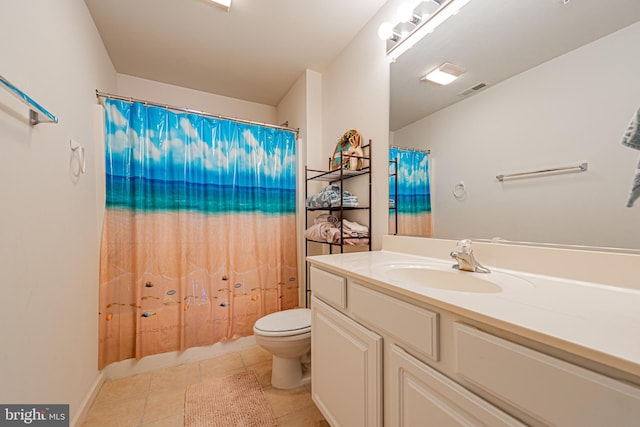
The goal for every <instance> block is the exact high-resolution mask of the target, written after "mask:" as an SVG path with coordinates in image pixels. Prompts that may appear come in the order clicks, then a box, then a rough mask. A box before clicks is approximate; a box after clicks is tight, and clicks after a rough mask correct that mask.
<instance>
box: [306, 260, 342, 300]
mask: <svg viewBox="0 0 640 427" xmlns="http://www.w3.org/2000/svg"><path fill="white" fill-rule="evenodd" d="M311 292H313V294H314V295H315V296H317V297H318V298H320V299H322V300H324V301H326V302H328V303H329V304H331V305H333V306H335V307H339V308H347V279H345V278H344V277H342V276H338V275H337V274H333V273H329V272H327V271H324V270H320V269H319V268H316V267H313V266H312V267H311Z"/></svg>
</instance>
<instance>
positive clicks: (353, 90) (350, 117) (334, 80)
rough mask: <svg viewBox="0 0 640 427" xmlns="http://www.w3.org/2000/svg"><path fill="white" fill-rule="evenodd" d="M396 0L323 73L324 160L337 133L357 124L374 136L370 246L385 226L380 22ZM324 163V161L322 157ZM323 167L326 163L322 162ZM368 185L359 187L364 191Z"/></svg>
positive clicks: (385, 88)
mask: <svg viewBox="0 0 640 427" xmlns="http://www.w3.org/2000/svg"><path fill="white" fill-rule="evenodd" d="M398 4H400V1H396V0H390V1H389V2H387V3H386V4H385V6H383V8H382V9H381V10H380V12H378V13H377V14H376V16H374V17H373V18H372V19H371V21H369V22H368V23H367V25H366V26H365V27H364V29H363V30H362V31H361V32H360V33H358V35H357V36H356V37H355V38H354V40H353V41H352V42H351V43H350V44H349V46H347V48H346V49H345V50H344V51H343V52H342V53H341V54H340V56H339V57H338V58H337V60H336V61H334V63H333V64H332V65H331V66H330V67H329V68H328V69H327V70H325V71H324V72H323V78H322V106H323V111H322V125H323V126H322V129H323V130H322V138H323V147H324V148H323V153H322V154H323V156H324V160H325V162H326V161H327V160H326V159H328V158H329V157H330V156H331V154H332V153H333V149H334V147H335V144H336V143H337V141H338V139H339V138H340V137H341V136H342V135H343V134H344V132H345V131H347V130H348V129H357V130H358V131H359V132H360V133H361V134H362V137H363V139H364V140H365V141H368V140H369V139H371V140H372V157H373V162H372V178H373V185H372V194H373V196H372V198H373V200H372V207H373V210H372V214H373V218H372V224H371V233H372V236H373V249H379V248H380V246H381V243H382V236H383V235H384V234H387V228H388V224H387V221H388V219H387V218H388V210H387V206H388V198H389V189H388V184H387V182H388V181H387V180H388V173H389V170H388V160H389V63H388V61H387V59H386V55H385V42H384V41H382V40H380V39H379V38H378V26H379V25H380V24H381V23H382V22H383V21H385V20H388V21H392V20H393V19H395V11H396V9H397V6H398ZM325 164H326V163H325ZM325 167H326V166H325ZM366 191H367V190H366V188H365V187H361V188H358V189H357V193H359V194H364V193H366Z"/></svg>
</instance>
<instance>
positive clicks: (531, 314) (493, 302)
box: [308, 250, 640, 377]
mask: <svg viewBox="0 0 640 427" xmlns="http://www.w3.org/2000/svg"><path fill="white" fill-rule="evenodd" d="M308 260H309V261H310V262H311V263H312V264H314V265H316V266H318V267H324V268H326V269H330V270H333V271H336V272H338V273H342V274H344V275H348V276H351V277H354V278H360V279H362V280H365V281H367V282H370V283H372V284H374V285H375V286H378V287H380V288H383V289H387V290H389V291H392V292H396V293H399V294H402V295H405V296H407V297H410V298H413V299H416V300H419V301H422V302H425V303H427V304H430V305H432V306H434V307H439V308H442V309H444V310H447V311H450V312H453V313H455V314H458V315H461V316H464V317H467V318H470V319H472V320H475V321H478V322H482V323H485V324H488V325H491V326H494V327H498V328H500V329H504V330H506V331H508V332H511V333H515V334H517V335H520V336H523V337H525V338H528V339H532V340H534V341H538V342H541V343H543V344H546V345H550V346H552V347H555V348H558V349H560V350H563V351H567V352H569V353H571V354H575V355H577V356H580V357H584V358H586V359H589V360H593V361H595V362H597V363H601V364H604V365H606V366H611V367H614V368H616V369H619V370H621V371H624V372H627V373H629V374H632V375H634V376H636V377H640V291H638V290H635V289H626V288H618V287H613V286H608V285H602V284H595V283H588V282H581V281H577V280H569V279H559V278H554V277H550V276H543V275H538V274H529V273H523V272H517V271H513V270H505V269H494V268H491V266H488V267H489V268H491V270H492V272H491V273H489V274H488V275H485V274H483V273H470V272H460V273H456V274H471V275H480V276H481V278H485V279H490V280H493V279H496V281H497V282H498V283H499V282H500V277H503V278H504V277H507V276H516V277H517V278H519V279H521V280H518V279H516V280H515V281H514V283H513V284H512V285H507V286H502V285H501V287H502V288H503V289H502V291H501V292H497V293H476V292H460V291H451V290H442V289H435V288H430V287H427V286H425V285H419V284H415V283H409V282H404V281H400V280H394V279H391V278H389V277H387V276H386V275H383V274H381V266H384V265H389V264H411V263H415V264H420V263H425V262H426V263H434V264H439V265H441V266H442V267H443V268H446V267H450V266H451V265H453V262H451V261H448V260H444V259H436V258H428V257H419V256H414V255H407V254H404V253H399V252H391V251H385V250H381V251H374V252H358V253H348V254H334V255H318V256H311V257H309V258H308ZM494 273H495V274H494ZM491 275H493V278H492V277H491ZM507 282H510V280H507Z"/></svg>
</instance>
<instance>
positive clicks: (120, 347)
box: [99, 99, 298, 368]
mask: <svg viewBox="0 0 640 427" xmlns="http://www.w3.org/2000/svg"><path fill="white" fill-rule="evenodd" d="M105 109H106V131H107V132H106V133H107V135H106V171H107V209H106V214H105V223H104V229H103V237H102V249H101V266H100V302H99V328H100V331H99V338H100V347H99V366H100V368H102V367H104V366H105V365H107V364H109V363H112V362H114V361H118V360H123V359H129V358H133V357H135V358H140V357H143V356H147V355H151V354H157V353H163V352H168V351H181V350H185V349H186V348H189V347H194V346H203V345H209V344H213V343H215V342H218V341H222V340H226V339H232V338H237V337H241V336H246V335H251V334H252V328H253V324H254V322H255V321H256V320H257V319H258V318H260V317H261V316H264V315H266V314H268V313H271V312H274V311H278V310H283V309H287V308H293V307H296V306H297V305H298V279H297V272H296V234H295V233H296V231H295V230H296V229H295V225H296V224H295V191H296V190H295V183H296V178H295V170H296V169H295V134H294V133H292V132H289V131H284V130H280V129H273V128H267V127H263V126H257V125H249V124H242V123H238V122H235V121H230V120H222V119H217V118H207V117H203V116H199V115H195V114H176V113H174V112H171V111H168V110H166V109H164V108H157V107H149V106H145V105H143V104H140V103H130V102H123V101H115V100H109V99H106V100H105Z"/></svg>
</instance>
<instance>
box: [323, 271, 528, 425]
mask: <svg viewBox="0 0 640 427" xmlns="http://www.w3.org/2000/svg"><path fill="white" fill-rule="evenodd" d="M311 291H312V299H311V301H312V304H311V312H312V315H311V318H312V324H311V360H312V362H311V372H312V382H311V387H312V397H313V400H314V402H315V403H316V405H317V406H318V408H319V409H320V411H321V412H322V413H323V414H324V416H325V418H326V419H327V421H328V422H329V423H330V424H331V425H332V426H334V427H338V426H344V427H370V426H372V427H373V426H382V425H387V426H398V427H400V426H403V427H416V426H434V427H449V426H452V427H453V426H482V425H485V426H521V424H520V423H518V422H517V421H516V420H514V419H512V418H511V417H509V416H508V415H506V414H504V413H503V412H501V411H500V410H498V409H497V408H495V407H493V406H491V405H490V404H488V403H487V402H484V401H483V400H482V399H480V398H478V397H476V396H475V395H473V394H472V393H470V392H469V391H467V390H465V389H463V388H462V387H461V386H459V385H457V384H455V383H454V382H453V381H451V380H448V379H447V378H446V377H444V376H443V375H442V374H439V373H438V372H437V371H435V370H434V369H433V368H430V367H429V366H428V365H427V364H425V363H423V362H422V361H420V360H418V359H417V358H415V357H413V356H412V355H411V354H410V353H408V352H407V351H405V349H404V348H407V349H410V351H412V352H414V353H416V354H419V355H421V357H425V358H427V359H430V360H433V361H437V359H438V314H437V313H435V312H433V311H430V310H427V309H424V308H422V307H418V306H415V305H412V304H408V303H406V302H404V301H400V300H397V299H394V298H392V297H390V296H388V295H384V294H382V293H379V292H377V291H375V290H372V289H370V288H367V287H365V286H362V285H359V284H357V283H347V280H346V278H344V277H341V276H339V275H336V274H333V273H329V272H327V271H323V270H320V269H317V268H315V267H312V268H311ZM354 319H355V320H354ZM356 320H357V321H356ZM383 337H384V338H383ZM383 341H384V342H383ZM403 347H404V348H403ZM383 349H384V350H383ZM383 353H384V354H383ZM383 358H384V359H388V363H387V362H385V364H384V366H383V363H382V360H383ZM385 371H386V372H385ZM383 378H384V379H385V380H386V381H387V382H388V383H389V384H386V385H383V381H382V380H383ZM383 394H384V396H383ZM383 410H384V411H386V412H387V414H383ZM383 415H384V416H383ZM383 419H384V420H386V422H383Z"/></svg>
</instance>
